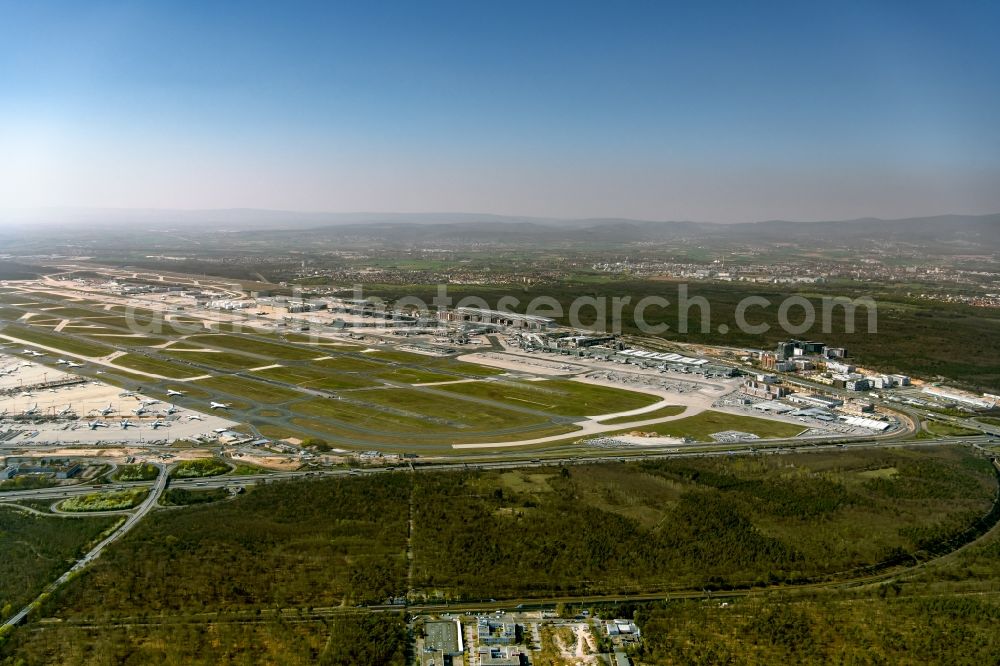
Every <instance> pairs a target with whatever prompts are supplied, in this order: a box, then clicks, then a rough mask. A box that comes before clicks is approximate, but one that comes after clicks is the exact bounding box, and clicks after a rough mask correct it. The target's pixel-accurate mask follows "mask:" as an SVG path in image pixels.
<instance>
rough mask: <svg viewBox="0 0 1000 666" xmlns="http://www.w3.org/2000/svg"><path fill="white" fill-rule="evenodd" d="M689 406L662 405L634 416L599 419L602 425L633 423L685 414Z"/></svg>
mask: <svg viewBox="0 0 1000 666" xmlns="http://www.w3.org/2000/svg"><path fill="white" fill-rule="evenodd" d="M685 409H687V407H683V406H681V405H667V406H666V407H660V408H659V409H654V410H653V411H651V412H644V413H642V414H634V415H632V416H615V417H613V418H610V419H598V420H599V421H600V422H601V424H602V425H616V424H618V423H631V422H632V421H649V420H652V419H662V418H664V417H667V416H677V415H678V414H683V413H684V410H685Z"/></svg>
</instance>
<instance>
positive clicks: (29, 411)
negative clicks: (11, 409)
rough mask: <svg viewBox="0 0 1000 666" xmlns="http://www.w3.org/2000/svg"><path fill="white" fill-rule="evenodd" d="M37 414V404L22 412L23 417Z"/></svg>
mask: <svg viewBox="0 0 1000 666" xmlns="http://www.w3.org/2000/svg"><path fill="white" fill-rule="evenodd" d="M37 413H38V403H37V402H36V403H35V404H33V405H32V406H31V407H28V408H27V409H26V410H24V415H25V416H32V415H33V414H37Z"/></svg>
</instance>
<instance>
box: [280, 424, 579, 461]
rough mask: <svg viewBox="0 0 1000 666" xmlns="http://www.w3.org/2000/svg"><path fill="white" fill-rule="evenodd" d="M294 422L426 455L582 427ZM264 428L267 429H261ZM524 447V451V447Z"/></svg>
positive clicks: (338, 439)
mask: <svg viewBox="0 0 1000 666" xmlns="http://www.w3.org/2000/svg"><path fill="white" fill-rule="evenodd" d="M292 423H293V424H295V425H297V426H300V427H302V428H309V429H310V430H314V431H316V432H318V433H322V435H323V436H324V437H325V438H327V439H329V440H330V443H331V444H334V445H337V444H341V443H348V441H350V442H359V443H360V444H354V446H359V445H360V446H371V447H375V448H378V449H380V450H383V451H393V452H415V451H416V452H419V453H421V454H424V455H427V454H432V453H448V454H454V453H456V451H455V450H454V449H453V448H452V444H479V443H489V442H495V441H500V440H503V441H506V440H520V439H534V438H536V437H548V436H550V435H563V434H567V433H571V432H573V431H574V430H578V429H579V428H578V427H577V426H574V425H562V424H551V425H538V426H535V427H532V428H531V429H530V430H525V431H523V432H517V433H513V434H511V433H507V434H502V435H493V434H489V433H465V432H455V431H450V432H449V431H440V432H438V431H431V432H427V431H420V430H417V429H416V428H409V429H407V428H406V427H405V426H406V423H404V422H390V423H388V424H387V423H385V422H383V421H381V420H375V419H369V420H366V421H362V422H361V427H372V428H374V429H375V431H374V432H371V431H367V432H366V431H364V430H362V431H358V430H351V429H350V428H347V427H343V426H340V425H339V424H337V423H335V422H333V421H324V420H319V419H311V418H304V417H296V418H293V419H292ZM261 431H262V432H263V429H261ZM400 432H407V433H408V436H401V435H400ZM293 436H296V437H299V438H300V439H301V438H303V437H306V436H305V435H293ZM520 450H522V451H523V450H524V449H520ZM483 452H485V450H483V449H478V450H476V451H474V452H473V453H483Z"/></svg>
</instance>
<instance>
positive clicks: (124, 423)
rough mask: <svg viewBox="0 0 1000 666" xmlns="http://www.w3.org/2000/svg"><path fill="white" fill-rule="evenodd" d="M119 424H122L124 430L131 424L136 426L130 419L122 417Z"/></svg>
mask: <svg viewBox="0 0 1000 666" xmlns="http://www.w3.org/2000/svg"><path fill="white" fill-rule="evenodd" d="M119 425H121V427H122V430H128V428H129V426H131V427H133V428H134V427H135V424H134V423H132V422H131V421H129V420H128V419H122V420H121V423H120V424H119Z"/></svg>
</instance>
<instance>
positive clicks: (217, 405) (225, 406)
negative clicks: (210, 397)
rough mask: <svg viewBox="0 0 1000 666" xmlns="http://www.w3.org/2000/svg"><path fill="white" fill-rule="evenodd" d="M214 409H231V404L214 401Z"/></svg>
mask: <svg viewBox="0 0 1000 666" xmlns="http://www.w3.org/2000/svg"><path fill="white" fill-rule="evenodd" d="M212 409H229V405H228V404H227V403H225V402H213V403H212Z"/></svg>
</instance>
